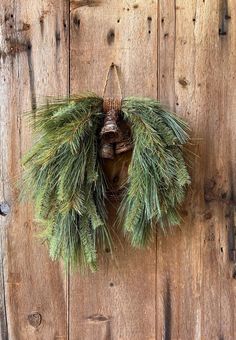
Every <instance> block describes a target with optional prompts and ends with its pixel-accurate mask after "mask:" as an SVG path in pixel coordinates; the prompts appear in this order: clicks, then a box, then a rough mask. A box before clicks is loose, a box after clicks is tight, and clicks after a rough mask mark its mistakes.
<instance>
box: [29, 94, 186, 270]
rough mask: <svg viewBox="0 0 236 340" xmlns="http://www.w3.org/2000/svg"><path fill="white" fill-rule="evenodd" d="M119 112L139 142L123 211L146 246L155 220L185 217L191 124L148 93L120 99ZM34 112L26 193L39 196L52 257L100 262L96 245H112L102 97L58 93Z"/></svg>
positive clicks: (174, 221)
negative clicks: (59, 96) (101, 141)
mask: <svg viewBox="0 0 236 340" xmlns="http://www.w3.org/2000/svg"><path fill="white" fill-rule="evenodd" d="M121 115H122V118H123V119H124V120H125V121H127V122H128V123H129V125H130V126H131V131H132V140H133V144H134V148H133V153H132V159H131V163H130V165H129V171H128V178H127V182H126V183H125V189H124V193H123V198H122V200H121V203H120V208H119V211H118V218H119V220H120V226H121V227H122V228H123V231H124V233H125V234H127V235H128V238H129V240H130V242H131V244H132V245H133V246H135V247H138V246H145V245H146V244H148V242H149V241H150V240H151V238H152V235H153V231H154V230H155V229H156V228H158V227H159V228H161V229H163V230H166V229H167V228H168V227H169V226H172V225H178V224H179V223H180V222H181V218H180V215H179V212H178V209H179V206H180V204H181V202H183V200H184V197H185V192H186V187H187V185H188V184H189V183H190V177H189V173H188V169H187V166H186V162H185V160H184V156H183V145H184V144H185V143H186V142H187V141H188V138H189V136H188V125H187V124H186V123H185V122H184V121H183V120H182V119H180V118H179V117H177V116H176V115H175V114H173V113H170V112H169V111H167V110H166V109H164V108H163V107H162V106H161V105H160V103H159V102H158V101H156V100H153V99H148V98H135V97H129V98H125V99H123V101H122V107H121ZM30 117H31V123H32V127H33V131H34V135H35V138H36V140H35V143H34V144H33V146H32V148H31V149H30V151H29V152H28V153H27V154H26V155H25V157H24V159H23V168H24V171H23V197H27V198H29V197H30V199H31V200H33V202H34V206H35V215H36V220H37V221H38V222H39V224H40V225H41V226H42V231H41V233H40V236H41V237H42V239H43V240H45V241H47V243H48V246H49V253H50V256H51V258H52V259H59V258H62V259H64V262H65V264H68V263H70V264H71V265H72V266H74V267H79V268H85V267H89V268H90V269H91V270H96V264H97V252H98V249H99V248H105V247H110V248H111V247H112V238H111V234H110V232H109V228H108V227H107V216H106V206H105V200H106V192H107V189H108V188H107V183H106V178H105V176H104V173H103V170H102V166H101V159H100V157H99V151H98V148H99V138H100V135H99V132H100V130H101V128H102V124H103V120H104V113H103V99H102V98H100V97H98V96H96V95H95V94H85V95H80V96H74V97H70V98H67V99H60V100H54V101H53V102H51V103H50V104H46V105H44V106H41V107H39V108H38V109H37V110H36V112H34V113H33V114H31V115H30Z"/></svg>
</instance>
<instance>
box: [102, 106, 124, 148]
mask: <svg viewBox="0 0 236 340" xmlns="http://www.w3.org/2000/svg"><path fill="white" fill-rule="evenodd" d="M118 114H119V113H118V111H116V110H115V109H111V110H109V111H108V112H107V113H106V115H105V119H104V125H103V128H102V130H101V133H100V135H101V137H102V138H103V139H104V140H106V141H109V143H112V142H115V139H117V137H118V135H119V128H118V125H117V120H118Z"/></svg>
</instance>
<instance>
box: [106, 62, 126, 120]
mask: <svg viewBox="0 0 236 340" xmlns="http://www.w3.org/2000/svg"><path fill="white" fill-rule="evenodd" d="M121 102H122V93H121V86H120V79H119V75H118V66H117V65H115V64H114V63H112V64H111V65H110V67H109V69H108V72H107V76H106V81H105V86H104V90H103V111H104V112H105V113H107V112H109V111H110V110H115V111H117V112H119V111H120V110H121Z"/></svg>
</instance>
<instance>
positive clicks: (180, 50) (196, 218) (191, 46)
mask: <svg viewBox="0 0 236 340" xmlns="http://www.w3.org/2000/svg"><path fill="white" fill-rule="evenodd" d="M234 7H235V5H234V4H233V2H232V1H231V2H229V11H232V13H234V11H235V8H234ZM221 19H222V14H221V13H220V3H219V2H214V1H213V2H207V1H202V2H196V1H184V0H181V1H176V2H175V3H174V2H168V3H167V2H166V1H160V20H161V21H160V42H159V43H160V53H159V58H160V64H159V67H160V70H159V74H160V84H161V85H162V86H161V87H160V90H159V93H160V99H161V100H162V101H164V102H169V104H170V106H172V107H173V108H174V109H175V110H176V111H177V112H178V113H179V114H180V115H183V116H184V117H186V119H187V120H188V121H189V122H190V125H191V128H192V130H193V137H198V138H200V140H195V141H194V144H195V146H194V147H193V148H192V150H193V151H194V152H195V153H197V154H198V155H199V158H198V157H196V158H195V161H194V163H193V165H192V170H191V172H192V175H193V185H192V192H190V194H189V197H188V199H187V202H186V206H185V207H184V211H183V216H184V219H185V222H186V223H185V225H183V226H182V231H178V230H175V231H174V233H173V235H170V236H168V238H163V237H161V236H159V238H158V244H157V259H158V261H157V267H158V271H157V311H158V312H157V338H158V339H159V338H160V339H161V338H163V337H164V338H165V339H170V338H173V339H234V338H235V332H234V329H235V319H234V317H233V315H234V309H235V294H234V291H233V289H235V288H233V287H235V283H233V279H232V265H231V264H230V263H229V249H228V248H229V246H228V230H227V228H226V227H225V226H226V225H228V228H230V226H229V224H230V223H232V220H231V222H230V221H227V220H229V216H231V213H230V212H229V209H228V208H227V207H225V206H224V205H223V203H222V200H221V199H222V197H223V198H224V199H229V198H230V195H231V194H232V190H234V189H233V188H231V186H232V178H233V171H234V170H232V169H233V168H232V165H231V164H232V160H233V159H235V151H234V150H233V143H232V142H233V139H232V138H235V137H233V133H232V134H231V137H230V138H231V140H229V138H228V136H229V130H230V127H229V122H228V121H229V120H230V125H231V129H232V130H231V131H233V129H234V131H235V125H232V124H233V123H235V121H234V122H232V121H231V117H232V107H233V103H232V99H231V98H230V96H231V97H233V94H232V92H231V93H230V90H229V91H228V89H229V88H232V87H231V85H230V86H229V85H228V79H227V77H228V76H229V77H230V79H232V80H233V77H235V66H233V65H235V62H233V53H230V52H229V51H230V50H231V51H232V50H233V48H234V47H233V46H232V45H233V37H234V35H235V30H236V28H235V27H234V26H233V23H232V22H230V24H229V25H228V30H229V31H228V34H227V35H224V36H219V28H220V23H221ZM166 55H167V56H168V58H164V56H166ZM231 77H232V78H231ZM231 91H232V90H231ZM173 100H175V103H174V102H173ZM226 150H228V152H227V151H226ZM231 150H232V151H231ZM232 153H234V156H232ZM230 171H231V174H230ZM212 196H213V198H216V200H215V199H214V200H211V197H212ZM227 216H228V217H227ZM170 254H171V256H170ZM161 294H162V297H161ZM161 311H162V313H163V314H161Z"/></svg>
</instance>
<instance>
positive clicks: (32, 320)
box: [28, 312, 42, 328]
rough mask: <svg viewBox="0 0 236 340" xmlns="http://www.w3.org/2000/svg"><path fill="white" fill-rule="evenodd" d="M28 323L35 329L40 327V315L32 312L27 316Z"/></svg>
mask: <svg viewBox="0 0 236 340" xmlns="http://www.w3.org/2000/svg"><path fill="white" fill-rule="evenodd" d="M28 321H29V324H30V325H31V326H32V327H34V328H37V327H39V326H40V325H41V322H42V315H41V314H40V313H38V312H33V313H31V314H29V315H28Z"/></svg>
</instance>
